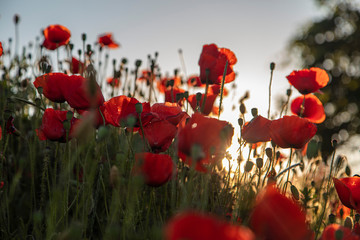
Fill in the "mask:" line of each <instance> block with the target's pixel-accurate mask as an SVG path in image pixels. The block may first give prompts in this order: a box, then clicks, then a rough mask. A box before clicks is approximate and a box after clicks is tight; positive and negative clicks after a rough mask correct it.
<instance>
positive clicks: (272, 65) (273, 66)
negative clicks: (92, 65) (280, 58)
mask: <svg viewBox="0 0 360 240" xmlns="http://www.w3.org/2000/svg"><path fill="white" fill-rule="evenodd" d="M274 69H275V63H274V62H271V63H270V70H271V71H273V70H274Z"/></svg>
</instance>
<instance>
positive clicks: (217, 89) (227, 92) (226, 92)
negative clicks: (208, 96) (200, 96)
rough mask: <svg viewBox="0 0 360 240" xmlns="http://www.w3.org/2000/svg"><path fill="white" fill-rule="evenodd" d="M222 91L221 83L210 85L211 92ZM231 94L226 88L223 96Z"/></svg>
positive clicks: (218, 92) (217, 92)
mask: <svg viewBox="0 0 360 240" xmlns="http://www.w3.org/2000/svg"><path fill="white" fill-rule="evenodd" d="M220 91H221V85H211V86H209V93H213V94H220ZM228 94H229V91H228V90H227V89H226V88H224V90H223V96H224V97H225V96H227V95H228Z"/></svg>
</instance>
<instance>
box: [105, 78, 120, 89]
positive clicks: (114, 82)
mask: <svg viewBox="0 0 360 240" xmlns="http://www.w3.org/2000/svg"><path fill="white" fill-rule="evenodd" d="M106 83H107V84H108V85H110V86H111V87H113V88H118V87H120V79H119V78H114V77H109V78H108V79H106Z"/></svg>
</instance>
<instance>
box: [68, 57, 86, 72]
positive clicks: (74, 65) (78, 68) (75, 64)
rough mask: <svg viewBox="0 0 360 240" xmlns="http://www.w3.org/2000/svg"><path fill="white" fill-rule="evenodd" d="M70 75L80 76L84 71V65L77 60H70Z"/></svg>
mask: <svg viewBox="0 0 360 240" xmlns="http://www.w3.org/2000/svg"><path fill="white" fill-rule="evenodd" d="M70 71H71V73H72V74H80V75H82V74H83V72H84V71H85V64H84V63H83V62H80V61H79V60H78V59H76V58H74V57H73V58H72V59H71V70H70Z"/></svg>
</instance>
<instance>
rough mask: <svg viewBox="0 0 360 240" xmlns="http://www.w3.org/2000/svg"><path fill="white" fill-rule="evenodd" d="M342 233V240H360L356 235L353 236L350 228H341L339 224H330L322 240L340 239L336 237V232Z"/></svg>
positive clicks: (322, 235) (323, 233)
mask: <svg viewBox="0 0 360 240" xmlns="http://www.w3.org/2000/svg"><path fill="white" fill-rule="evenodd" d="M337 231H341V232H342V235H341V236H342V238H341V239H343V240H360V237H359V236H357V235H356V234H353V233H352V232H351V229H350V228H347V227H344V226H341V225H339V224H336V223H334V224H330V225H328V226H326V228H325V229H324V231H323V232H322V234H321V237H320V240H337V239H339V238H337V237H336V232H337Z"/></svg>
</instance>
